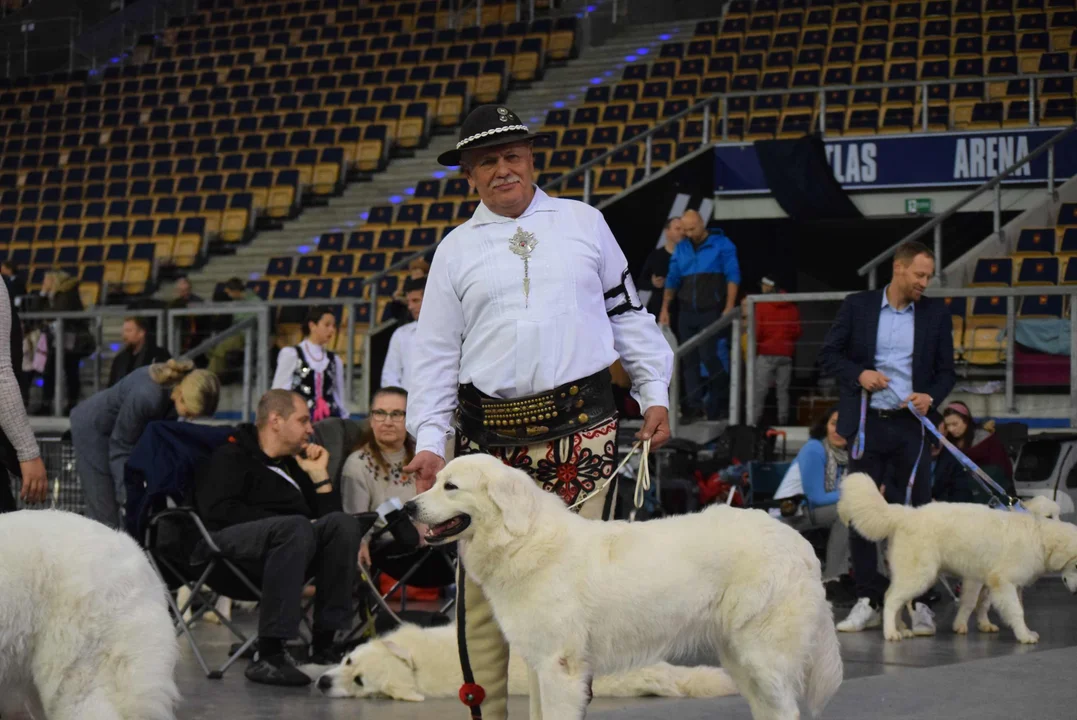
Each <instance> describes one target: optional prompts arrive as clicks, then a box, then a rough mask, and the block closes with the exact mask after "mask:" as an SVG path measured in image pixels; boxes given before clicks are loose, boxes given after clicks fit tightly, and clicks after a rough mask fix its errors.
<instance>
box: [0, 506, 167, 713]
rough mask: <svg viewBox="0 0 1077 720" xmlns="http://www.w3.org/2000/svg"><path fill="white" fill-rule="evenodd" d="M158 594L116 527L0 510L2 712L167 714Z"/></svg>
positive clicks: (137, 553) (163, 612) (158, 586)
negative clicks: (1, 511)
mask: <svg viewBox="0 0 1077 720" xmlns="http://www.w3.org/2000/svg"><path fill="white" fill-rule="evenodd" d="M164 593H165V589H164V586H163V585H162V583H161V581H160V579H159V578H158V577H157V575H156V574H155V573H154V572H153V568H151V567H150V564H149V562H148V561H147V560H146V558H145V556H144V555H143V554H142V551H141V550H140V549H139V547H138V545H137V544H136V543H135V542H134V540H132V539H131V538H129V537H128V536H126V535H124V534H122V533H119V532H115V531H113V530H110V529H109V528H107V527H105V526H104V525H102V524H100V523H97V522H94V521H92V520H87V519H86V518H83V517H81V516H79V515H74V514H72V513H66V512H59V511H53V510H24V511H22V512H16V513H11V514H8V515H0V715H2V716H3V717H4V718H5V720H7V718H8V717H17V716H19V715H22V716H23V717H25V713H26V712H29V713H30V716H31V717H33V718H34V720H45V719H46V718H47V719H48V720H172V718H174V717H175V715H174V706H175V703H176V701H177V699H178V697H179V693H178V692H177V690H176V685H175V682H174V681H173V677H172V673H173V670H174V669H175V666H176V661H177V660H178V658H179V648H178V647H177V645H176V636H175V632H174V631H173V625H172V621H171V619H170V617H169V614H168V607H167V604H166V601H165V595H164Z"/></svg>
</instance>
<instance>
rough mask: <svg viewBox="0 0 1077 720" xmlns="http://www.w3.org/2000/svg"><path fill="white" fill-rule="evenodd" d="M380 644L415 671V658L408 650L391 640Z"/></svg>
mask: <svg viewBox="0 0 1077 720" xmlns="http://www.w3.org/2000/svg"><path fill="white" fill-rule="evenodd" d="M381 644H382V645H384V646H385V649H386V650H388V651H389V652H391V653H392V654H393V655H395V656H396V657H398V658H400V659H401V660H403V661H404V662H406V663H407V664H408V667H409V668H411V669H412V670H414V669H415V658H413V657H412V656H411V651H410V650H408V649H407V648H405V647H401V646H400V645H397V644H396V643H395V642H393V641H392V640H382V642H381ZM401 699H403V698H401Z"/></svg>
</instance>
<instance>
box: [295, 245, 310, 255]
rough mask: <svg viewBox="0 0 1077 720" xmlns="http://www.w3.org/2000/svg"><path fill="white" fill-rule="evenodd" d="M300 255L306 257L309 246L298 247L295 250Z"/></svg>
mask: <svg viewBox="0 0 1077 720" xmlns="http://www.w3.org/2000/svg"><path fill="white" fill-rule="evenodd" d="M296 250H297V251H298V252H299V254H300V255H306V254H307V253H309V252H310V245H300V246H299V247H297V248H296Z"/></svg>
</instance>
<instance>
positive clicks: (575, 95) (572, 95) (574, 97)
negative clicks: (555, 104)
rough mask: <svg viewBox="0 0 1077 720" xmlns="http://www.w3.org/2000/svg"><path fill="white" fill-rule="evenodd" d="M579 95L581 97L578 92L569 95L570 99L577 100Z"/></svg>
mask: <svg viewBox="0 0 1077 720" xmlns="http://www.w3.org/2000/svg"><path fill="white" fill-rule="evenodd" d="M577 97H579V95H577V94H576V93H572V94H571V95H569V96H568V99H569V100H575V99H576V98H577Z"/></svg>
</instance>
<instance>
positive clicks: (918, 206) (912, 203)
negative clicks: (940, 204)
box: [905, 198, 931, 215]
mask: <svg viewBox="0 0 1077 720" xmlns="http://www.w3.org/2000/svg"><path fill="white" fill-rule="evenodd" d="M930 212H931V198H907V199H906V200H905V213H906V214H907V215H927V214H928V213H930Z"/></svg>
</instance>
